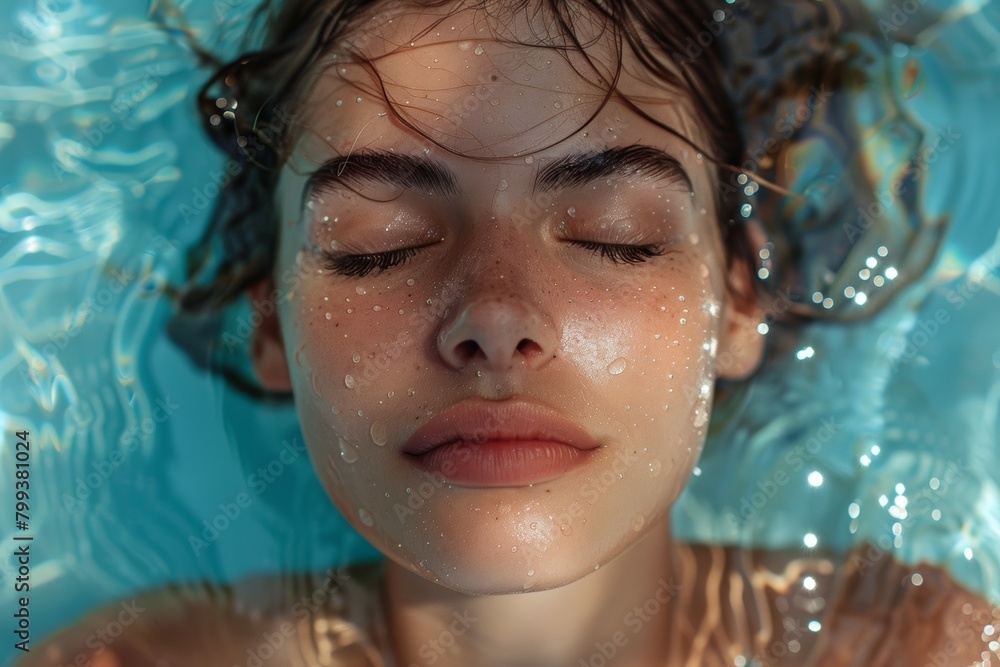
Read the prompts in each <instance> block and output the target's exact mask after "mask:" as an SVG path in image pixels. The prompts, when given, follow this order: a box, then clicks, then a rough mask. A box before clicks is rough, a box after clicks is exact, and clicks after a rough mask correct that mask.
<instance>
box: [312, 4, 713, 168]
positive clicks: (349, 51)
mask: <svg viewBox="0 0 1000 667" xmlns="http://www.w3.org/2000/svg"><path fill="white" fill-rule="evenodd" d="M511 4H517V5H521V3H500V2H492V3H487V4H485V5H482V6H479V5H477V6H476V7H475V8H469V7H463V6H461V3H448V4H446V5H443V6H440V7H436V8H433V9H429V8H424V7H421V8H415V7H413V6H412V5H410V4H408V3H390V4H380V5H377V7H378V11H370V12H369V13H368V14H364V15H362V16H360V17H358V18H357V19H356V20H355V21H354V22H353V25H352V26H351V27H350V29H349V30H348V31H347V32H346V33H345V35H344V36H343V37H342V39H341V40H340V43H339V44H338V45H337V48H336V49H335V50H334V51H333V52H331V53H330V54H328V56H327V57H326V58H325V59H324V60H323V61H322V62H321V63H320V64H319V66H318V68H317V73H316V74H317V76H316V79H315V82H314V84H313V87H312V88H311V90H310V91H309V94H308V95H307V96H306V98H305V109H303V111H304V112H305V114H304V117H305V119H306V122H305V124H304V125H305V129H306V134H310V133H312V134H315V135H317V136H318V137H319V138H320V139H322V140H326V141H327V142H328V143H329V144H330V147H332V148H333V149H334V150H335V151H337V152H338V153H340V154H346V152H347V151H350V150H355V149H357V148H358V147H359V146H358V144H357V142H359V141H360V142H362V143H361V145H362V146H363V145H366V142H367V141H368V140H372V139H373V138H374V136H375V135H373V134H371V133H370V132H368V133H359V129H360V128H361V127H363V126H365V124H370V125H374V126H376V127H377V128H378V134H379V136H380V137H381V139H382V141H386V140H388V142H389V143H393V142H394V141H401V142H404V143H407V142H409V140H411V139H413V138H414V137H416V138H417V143H420V139H421V138H422V139H425V140H429V141H430V142H431V143H434V144H437V145H439V146H441V147H443V148H445V149H446V150H448V151H451V152H454V153H457V154H460V155H464V156H468V157H473V158H511V157H519V156H523V155H527V154H531V153H536V152H539V151H542V150H544V149H545V148H547V147H549V146H553V145H556V144H558V143H560V142H562V141H564V140H566V139H567V138H569V137H571V136H572V135H574V133H578V132H579V131H581V130H590V131H591V132H592V133H593V136H592V137H591V138H592V140H593V141H594V142H603V143H606V144H615V143H620V142H622V141H623V140H626V139H628V138H629V137H630V136H631V139H628V140H629V141H633V140H635V139H636V138H645V139H646V142H649V141H648V139H649V136H650V134H653V135H654V136H655V135H657V134H660V135H663V134H669V133H668V132H666V131H664V130H663V129H662V128H658V127H657V126H656V123H653V122H650V121H649V120H648V119H644V118H642V116H641V114H640V113H636V111H635V110H633V109H632V108H629V107H630V105H635V107H636V108H638V109H639V110H640V111H641V112H642V113H644V114H648V115H649V116H650V117H651V118H653V119H655V120H656V121H658V122H660V123H663V124H665V125H667V126H668V127H671V128H673V129H674V130H676V131H677V132H678V133H680V134H681V136H684V137H688V138H690V139H691V141H693V142H694V143H695V144H696V145H698V146H706V145H708V142H707V137H706V136H705V133H704V131H703V128H702V127H701V125H700V124H699V123H698V122H697V121H696V120H695V119H696V118H697V114H696V113H694V109H693V105H692V100H691V97H690V95H689V94H688V93H687V92H686V91H684V90H680V89H677V88H676V87H671V86H668V85H667V84H666V83H664V82H662V81H658V80H655V79H654V78H653V77H652V76H651V75H650V74H649V73H648V71H647V70H646V69H645V68H644V67H643V66H642V65H640V64H639V63H638V61H637V59H636V58H635V57H634V56H633V55H632V54H631V53H630V52H628V50H627V49H626V50H625V51H624V52H623V53H622V54H621V55H619V54H618V53H617V49H616V47H615V39H614V32H613V30H610V29H609V26H607V25H604V24H603V23H600V22H598V20H597V19H596V18H595V17H594V16H593V15H591V14H590V13H588V11H586V10H583V9H581V7H582V6H583V3H568V5H569V7H570V8H571V9H570V10H568V11H569V12H570V16H569V19H570V21H571V24H572V33H573V34H572V35H569V34H567V32H566V30H565V29H564V28H562V27H560V26H557V25H556V21H555V18H554V17H553V16H552V15H551V14H550V13H548V11H547V10H538V11H533V10H532V9H531V7H532V3H524V5H523V7H524V10H523V11H517V12H515V11H513V10H509V9H508V10H503V11H502V10H501V8H502V7H504V6H509V5H511ZM573 40H575V41H577V42H579V43H581V44H583V45H585V51H581V50H580V49H579V48H576V47H575V46H567V45H569V44H570V43H571V42H572V41H573ZM663 60H664V62H669V59H667V58H664V59H663ZM619 65H620V69H619ZM616 77H617V78H616ZM387 116H388V117H389V118H388V121H390V122H382V119H385V117H387ZM585 126H586V127H585ZM387 133H388V134H387ZM361 134H366V135H367V136H361ZM678 141H680V140H678ZM649 143H652V142H649ZM675 143H676V142H675ZM681 143H683V142H681ZM685 148H688V147H687V146H685Z"/></svg>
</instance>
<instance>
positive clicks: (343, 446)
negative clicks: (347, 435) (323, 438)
mask: <svg viewBox="0 0 1000 667" xmlns="http://www.w3.org/2000/svg"><path fill="white" fill-rule="evenodd" d="M337 446H338V447H340V458H342V459H344V462H345V463H354V462H355V461H357V460H358V453H357V451H355V449H354V446H353V445H351V443H349V442H347V441H346V440H344V439H343V438H341V437H339V436H338V437H337Z"/></svg>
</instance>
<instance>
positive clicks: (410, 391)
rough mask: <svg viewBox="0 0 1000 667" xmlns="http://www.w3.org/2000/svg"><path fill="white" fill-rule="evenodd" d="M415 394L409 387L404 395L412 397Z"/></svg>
mask: <svg viewBox="0 0 1000 667" xmlns="http://www.w3.org/2000/svg"><path fill="white" fill-rule="evenodd" d="M415 393H417V392H416V391H414V389H413V387H410V388H409V389H407V390H406V395H407V396H413V395H414V394H415Z"/></svg>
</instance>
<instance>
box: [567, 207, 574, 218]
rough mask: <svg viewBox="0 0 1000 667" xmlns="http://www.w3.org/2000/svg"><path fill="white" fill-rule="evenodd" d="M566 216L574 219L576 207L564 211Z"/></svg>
mask: <svg viewBox="0 0 1000 667" xmlns="http://www.w3.org/2000/svg"><path fill="white" fill-rule="evenodd" d="M566 215H568V216H569V217H571V218H575V217H576V207H575V206H570V207H569V208H568V209H566Z"/></svg>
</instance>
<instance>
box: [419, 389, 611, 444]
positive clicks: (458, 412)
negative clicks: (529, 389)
mask: <svg viewBox="0 0 1000 667" xmlns="http://www.w3.org/2000/svg"><path fill="white" fill-rule="evenodd" d="M489 440H552V441H557V442H562V443H565V444H567V445H570V446H571V447H576V448H577V449H595V448H597V447H599V446H600V444H601V443H599V442H598V441H597V440H596V439H594V438H593V437H592V436H591V435H590V434H589V433H587V431H586V430H584V429H583V428H581V427H580V426H577V425H576V424H574V423H573V422H571V421H569V420H567V419H566V418H565V417H563V416H561V415H560V414H559V413H558V412H556V411H555V410H553V409H551V408H548V407H545V406H543V405H539V404H538V403H531V402H528V401H523V400H506V401H487V400H474V399H470V400H466V401H462V402H461V403H456V404H455V405H452V406H451V407H448V408H445V409H444V410H442V411H440V412H438V413H437V414H435V415H434V416H433V417H431V418H430V419H429V420H428V421H427V422H426V423H425V424H423V425H422V426H420V427H419V428H418V429H417V430H416V431H414V433H413V435H411V436H410V438H409V439H408V440H407V441H406V444H405V445H404V446H403V451H404V452H406V453H408V454H423V453H425V452H429V451H430V450H432V449H435V448H436V447H440V446H441V445H447V444H450V443H453V442H459V441H463V442H472V443H484V442H487V441H489Z"/></svg>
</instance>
